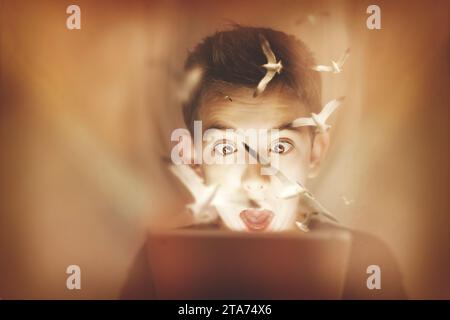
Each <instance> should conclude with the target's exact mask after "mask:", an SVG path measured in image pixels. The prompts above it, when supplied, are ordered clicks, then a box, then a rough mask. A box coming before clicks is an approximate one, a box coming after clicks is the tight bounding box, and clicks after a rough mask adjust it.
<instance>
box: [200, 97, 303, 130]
mask: <svg viewBox="0 0 450 320" xmlns="http://www.w3.org/2000/svg"><path fill="white" fill-rule="evenodd" d="M252 94H253V91H252V90H251V89H241V90H236V91H234V92H232V94H231V93H221V92H220V93H217V94H216V95H214V96H209V97H207V98H206V99H204V100H203V101H202V105H201V106H200V110H199V118H200V120H201V121H202V122H203V128H204V129H209V128H217V129H229V128H230V129H284V128H287V127H288V125H289V124H290V122H292V121H293V120H294V119H296V118H298V117H302V116H308V112H307V111H306V108H305V106H304V105H303V104H302V103H301V102H300V101H299V100H298V99H297V98H295V97H292V96H290V95H286V94H283V93H282V92H279V91H276V92H272V93H268V94H265V95H262V96H259V97H256V98H254V97H253V96H252Z"/></svg>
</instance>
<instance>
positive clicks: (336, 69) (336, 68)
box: [312, 48, 350, 73]
mask: <svg viewBox="0 0 450 320" xmlns="http://www.w3.org/2000/svg"><path fill="white" fill-rule="evenodd" d="M349 54H350V48H348V49H347V50H345V52H344V54H343V55H342V56H341V58H340V59H339V60H338V61H334V60H331V66H324V65H317V66H314V67H312V69H313V70H316V71H319V72H333V73H341V72H342V67H343V66H344V63H345V60H347V58H348V56H349Z"/></svg>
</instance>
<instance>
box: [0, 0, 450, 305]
mask: <svg viewBox="0 0 450 320" xmlns="http://www.w3.org/2000/svg"><path fill="white" fill-rule="evenodd" d="M70 4H73V3H72V2H71V1H56V0H55V1H39V2H36V1H23V0H19V1H12V0H11V1H8V0H0V32H1V51H0V53H1V65H0V68H1V82H0V90H1V91H0V136H1V138H0V141H1V149H0V150H1V151H0V172H1V183H0V191H1V193H0V194H1V196H0V298H3V299H13V298H19V299H41V298H63V299H80V298H105V299H110V298H111V299H114V298H117V297H118V293H119V291H120V288H121V286H122V284H123V282H124V280H125V276H126V274H127V272H128V269H129V267H130V265H131V262H132V259H133V257H134V255H135V254H136V252H137V250H138V248H139V246H140V245H141V244H142V241H143V239H144V232H145V229H146V228H147V227H148V226H149V225H152V224H155V225H157V224H159V223H161V224H165V223H171V222H170V221H178V220H177V219H178V216H180V214H175V213H180V212H182V211H183V206H184V203H186V201H189V198H188V197H187V196H186V194H185V193H183V192H180V190H179V189H178V188H176V187H175V186H176V185H175V184H174V179H173V177H171V176H170V174H169V173H168V172H167V170H166V168H165V165H164V164H163V163H162V162H161V161H160V159H161V156H164V155H167V154H168V153H169V152H170V150H171V147H172V144H171V142H170V133H171V131H172V130H173V129H174V128H177V127H182V126H183V124H182V121H181V113H180V106H179V104H178V101H177V98H176V90H177V86H178V85H179V82H180V77H181V76H182V73H181V71H182V66H183V62H184V59H185V57H186V55H187V53H188V50H189V49H191V48H192V47H193V46H194V45H195V44H196V43H197V42H199V41H200V40H201V39H202V38H203V37H205V36H206V35H209V34H211V33H213V32H215V31H218V30H222V29H226V28H227V27H228V26H229V25H230V24H231V23H233V22H236V23H239V24H243V25H250V26H264V27H272V28H275V29H279V30H282V31H285V32H287V33H290V34H294V35H296V36H298V37H299V38H300V39H302V40H303V41H304V42H305V43H306V44H307V45H308V46H309V47H310V48H311V50H312V51H313V52H314V53H315V56H316V59H317V61H318V62H320V63H323V64H325V63H328V62H329V61H330V60H331V59H337V58H338V57H339V56H340V55H341V54H342V53H343V52H344V51H345V49H346V48H347V47H350V48H351V54H350V58H349V59H348V61H347V62H346V65H345V66H344V71H343V73H341V74H339V75H334V74H323V75H322V79H323V102H326V101H328V100H330V99H333V98H336V97H338V96H341V95H345V96H346V101H345V104H344V105H343V107H342V108H341V109H339V111H338V112H337V113H336V115H334V116H333V119H332V122H333V127H332V129H331V137H332V144H331V148H330V151H329V157H328V159H327V161H326V163H325V165H324V167H323V171H322V173H321V175H320V177H319V178H316V179H315V180H314V181H311V182H312V183H311V189H312V191H313V192H315V193H316V194H317V196H318V198H319V199H320V200H322V202H323V203H324V204H325V205H326V206H327V207H328V208H330V209H331V211H332V212H333V213H334V214H335V215H336V216H337V217H338V218H339V219H340V220H341V222H342V224H343V225H346V226H349V227H351V228H356V229H359V230H363V231H367V232H369V233H372V234H375V235H377V236H379V237H380V238H381V239H383V240H384V241H385V242H386V243H387V244H388V245H389V246H390V247H391V248H392V250H393V252H394V254H395V256H396V257H397V259H398V262H399V264H400V268H401V270H402V272H403V275H404V282H405V286H406V289H407V292H408V294H409V296H410V297H411V298H415V299H428V298H437V299H450V273H449V270H450V232H449V230H448V227H449V225H450V200H449V195H448V192H449V191H448V190H449V187H450V174H449V167H450V165H449V163H450V162H449V161H450V150H449V136H450V126H449V125H448V121H449V118H450V110H449V107H450V105H449V102H450V93H449V89H450V86H449V84H450V81H449V80H450V79H449V78H450V76H449V75H450V65H449V60H450V41H449V40H450V38H449V33H450V25H449V15H450V5H449V2H448V1H445V0H443V1H433V2H432V4H431V3H430V2H428V1H424V0H423V1H395V2H394V1H376V4H378V5H379V6H380V8H381V26H382V29H381V30H369V29H367V27H366V19H367V17H368V16H369V14H367V13H366V9H367V7H368V6H369V5H370V4H373V3H372V2H370V1H287V0H281V1H237V0H227V1H182V0H179V1H175V0H169V1H123V2H119V1H108V2H106V1H76V4H77V5H79V6H80V8H81V30H68V29H67V28H66V19H67V17H68V14H67V13H66V8H67V6H68V5H70ZM343 197H345V198H347V199H351V200H354V201H353V202H352V203H350V204H348V205H346V204H345V202H344V201H343ZM71 264H76V265H79V266H80V267H81V270H82V290H74V291H69V290H67V289H66V285H65V284H66V277H67V274H66V273H65V271H66V268H67V266H68V265H71Z"/></svg>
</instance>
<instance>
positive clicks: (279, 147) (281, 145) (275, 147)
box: [270, 141, 294, 154]
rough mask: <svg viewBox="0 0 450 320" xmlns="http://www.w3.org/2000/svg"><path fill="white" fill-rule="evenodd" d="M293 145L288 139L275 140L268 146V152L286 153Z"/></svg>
mask: <svg viewBox="0 0 450 320" xmlns="http://www.w3.org/2000/svg"><path fill="white" fill-rule="evenodd" d="M293 147H294V146H293V145H292V143H290V142H288V141H277V142H275V143H274V144H272V146H271V147H270V152H274V153H278V154H283V153H288V152H289V151H291V149H292V148H293Z"/></svg>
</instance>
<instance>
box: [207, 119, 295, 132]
mask: <svg viewBox="0 0 450 320" xmlns="http://www.w3.org/2000/svg"><path fill="white" fill-rule="evenodd" d="M206 129H217V130H227V129H233V130H237V129H236V128H235V127H233V126H231V125H228V124H226V123H222V122H213V123H212V124H211V125H209V126H208V127H207V128H206ZM270 129H271V130H273V129H278V130H294V131H296V130H297V129H298V128H295V127H293V126H292V121H290V122H285V123H282V124H281V125H278V126H275V127H272V128H270Z"/></svg>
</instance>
